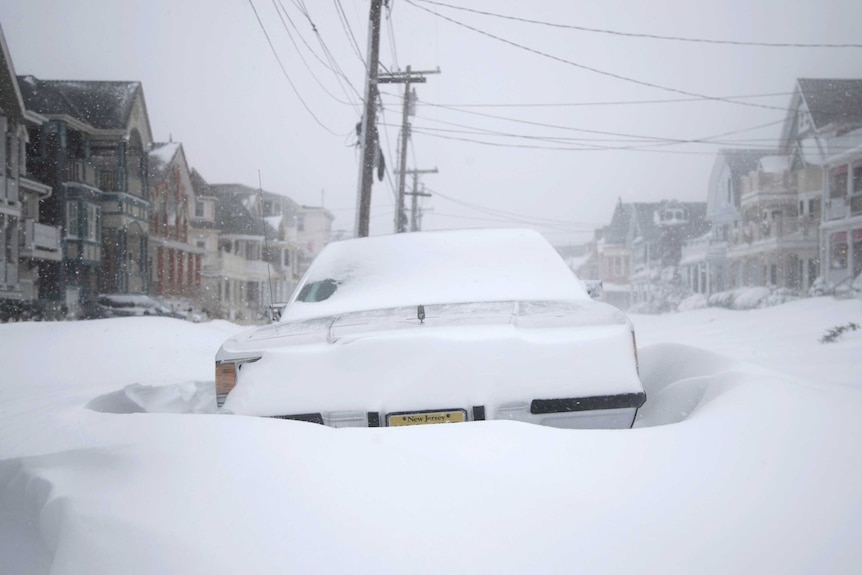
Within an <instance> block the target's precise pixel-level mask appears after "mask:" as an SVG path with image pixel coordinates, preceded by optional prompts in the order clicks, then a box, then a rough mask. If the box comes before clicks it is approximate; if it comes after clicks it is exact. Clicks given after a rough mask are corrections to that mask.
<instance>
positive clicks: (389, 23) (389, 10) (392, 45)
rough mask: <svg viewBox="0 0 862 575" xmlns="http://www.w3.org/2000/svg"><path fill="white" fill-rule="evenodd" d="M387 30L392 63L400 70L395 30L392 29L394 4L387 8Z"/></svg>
mask: <svg viewBox="0 0 862 575" xmlns="http://www.w3.org/2000/svg"><path fill="white" fill-rule="evenodd" d="M386 28H387V30H388V32H389V33H388V34H387V36H388V37H389V51H390V53H391V54H392V62H393V63H394V64H395V69H396V70H398V69H400V67H399V66H398V50H397V49H396V47H395V30H394V28H393V27H392V4H391V3H390V4H389V5H387V6H386Z"/></svg>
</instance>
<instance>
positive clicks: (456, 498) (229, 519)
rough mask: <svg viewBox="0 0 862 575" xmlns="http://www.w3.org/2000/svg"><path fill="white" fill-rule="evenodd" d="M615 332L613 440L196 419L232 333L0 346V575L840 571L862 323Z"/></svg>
mask: <svg viewBox="0 0 862 575" xmlns="http://www.w3.org/2000/svg"><path fill="white" fill-rule="evenodd" d="M632 319H633V321H634V323H635V325H636V328H637V335H638V343H639V348H640V365H641V378H642V380H643V383H644V387H645V388H646V391H647V397H648V399H647V403H646V404H645V405H644V407H643V408H642V409H641V410H640V413H639V415H638V419H637V421H636V423H635V427H636V428H635V429H632V430H614V431H609V430H599V431H583V430H580V431H579V430H559V429H550V428H542V427H538V426H531V425H527V424H520V423H514V422H502V421H489V422H475V423H467V424H462V425H437V426H418V427H412V428H404V429H396V428H379V429H340V430H336V429H331V428H326V427H323V426H317V425H313V424H308V423H302V422H295V421H282V420H272V419H263V418H253V417H241V416H228V415H220V414H213V413H207V412H208V411H214V405H213V396H212V390H211V388H210V385H209V383H210V382H211V381H212V377H213V374H212V371H213V355H214V353H215V351H216V349H217V348H218V346H219V345H220V344H221V342H222V341H223V340H224V339H225V338H227V337H228V336H230V335H231V334H233V333H235V332H237V331H238V330H239V329H240V328H239V327H238V326H235V325H233V324H229V323H226V322H210V323H203V324H193V323H189V322H185V321H181V320H174V319H167V318H151V317H145V318H129V319H109V320H96V321H89V322H60V323H21V324H3V325H0V339H2V341H3V343H4V345H3V346H0V365H2V366H3V376H2V383H0V573H4V574H5V573H9V574H18V573H21V574H24V573H26V574H39V573H56V574H78V573H87V574H88V575H89V574H96V573H124V574H136V573H142V574H143V573H155V572H162V573H271V572H281V573H303V572H320V573H323V572H326V573H329V572H334V571H342V572H360V573H365V572H368V573H371V572H373V573H438V572H450V573H460V572H464V573H476V572H480V573H536V572H541V573H575V572H579V573H609V574H610V573H621V572H630V573H661V574H667V573H784V574H788V573H813V572H816V573H856V572H858V570H859V565H860V564H862V544H860V543H862V446H860V438H862V417H860V415H862V330H860V331H849V330H848V331H847V332H845V333H843V334H842V335H840V337H838V338H837V340H836V341H835V342H833V343H820V342H819V341H818V340H819V338H821V337H822V336H824V335H825V334H826V333H827V331H828V330H829V329H831V328H835V327H837V326H842V325H846V324H848V323H850V322H854V323H856V324H860V325H862V302H860V301H859V300H843V301H836V300H833V299H831V298H814V299H806V300H800V301H797V302H793V303H789V304H785V305H782V306H777V307H773V308H768V309H761V310H752V311H744V312H742V311H730V310H724V309H715V308H710V309H703V310H696V311H689V312H684V313H678V314H671V315H662V316H634V317H633V318H632ZM577 375H578V374H573V376H575V377H576V376H577ZM285 376H286V377H288V376H289V374H285ZM536 376H537V377H541V374H536Z"/></svg>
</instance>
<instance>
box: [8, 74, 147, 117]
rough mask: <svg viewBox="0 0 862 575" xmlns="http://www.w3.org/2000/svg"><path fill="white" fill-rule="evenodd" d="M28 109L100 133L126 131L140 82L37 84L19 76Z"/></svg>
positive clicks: (59, 82) (56, 81)
mask: <svg viewBox="0 0 862 575" xmlns="http://www.w3.org/2000/svg"><path fill="white" fill-rule="evenodd" d="M18 84H19V86H20V87H21V94H22V96H23V97H24V103H25V105H26V106H27V109H29V110H33V111H34V112H38V113H39V114H45V115H61V114H63V115H67V116H71V117H73V118H75V119H77V120H81V121H83V122H86V123H88V124H89V125H91V126H93V127H94V128H97V129H101V130H114V129H116V130H121V129H123V128H125V127H126V124H127V123H128V120H129V114H130V113H131V111H132V106H133V105H134V102H135V97H136V96H137V95H138V93H139V92H140V91H141V83H140V82H95V81H70V80H40V79H38V78H36V77H34V76H19V77H18Z"/></svg>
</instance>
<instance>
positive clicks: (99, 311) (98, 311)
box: [81, 294, 183, 319]
mask: <svg viewBox="0 0 862 575" xmlns="http://www.w3.org/2000/svg"><path fill="white" fill-rule="evenodd" d="M81 316H82V317H83V318H85V319H103V318H110V317H137V316H168V317H183V316H182V315H180V314H179V313H177V312H175V311H174V310H172V309H171V306H169V305H167V304H166V303H164V302H161V301H159V300H157V299H154V298H151V297H149V296H145V295H138V294H101V295H99V296H97V297H96V298H95V299H92V300H89V301H88V302H86V303H85V304H84V306H83V310H82V313H81Z"/></svg>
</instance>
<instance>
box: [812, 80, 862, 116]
mask: <svg viewBox="0 0 862 575" xmlns="http://www.w3.org/2000/svg"><path fill="white" fill-rule="evenodd" d="M797 84H798V86H799V90H800V92H801V94H802V98H803V100H805V104H806V106H807V108H808V112H809V113H810V114H811V121H812V122H814V127H815V128H817V129H822V128H825V127H826V126H828V125H830V124H835V125H860V124H862V80H859V79H838V78H800V79H799V80H797Z"/></svg>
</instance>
